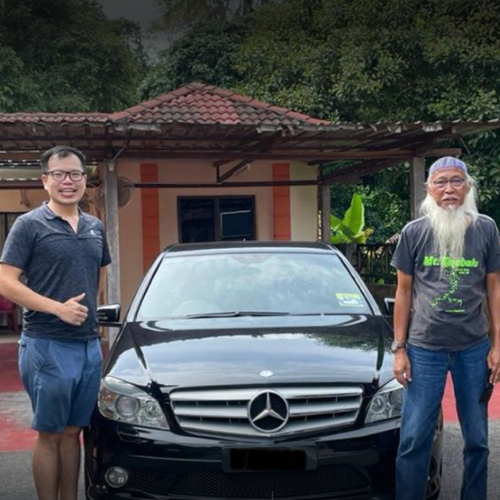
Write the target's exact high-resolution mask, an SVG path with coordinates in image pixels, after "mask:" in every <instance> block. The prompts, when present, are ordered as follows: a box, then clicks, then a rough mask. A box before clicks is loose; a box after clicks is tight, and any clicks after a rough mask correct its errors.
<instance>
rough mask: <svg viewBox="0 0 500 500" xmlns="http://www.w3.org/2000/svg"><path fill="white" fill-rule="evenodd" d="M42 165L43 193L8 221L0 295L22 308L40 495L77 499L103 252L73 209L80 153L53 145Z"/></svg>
mask: <svg viewBox="0 0 500 500" xmlns="http://www.w3.org/2000/svg"><path fill="white" fill-rule="evenodd" d="M41 166H42V182H43V186H44V188H45V190H46V191H47V192H48V195H49V201H48V202H47V203H44V204H43V205H42V206H41V207H39V208H36V209H34V210H32V211H31V212H28V213H27V214H24V215H22V216H21V217H19V218H18V219H17V220H16V222H15V224H14V226H13V227H12V230H11V231H10V233H9V235H8V238H7V241H6V242H5V246H4V249H3V253H2V256H1V258H0V294H2V295H4V296H5V297H7V298H9V299H10V300H12V301H14V302H16V303H18V304H20V305H21V306H23V307H24V321H23V333H22V335H21V339H20V342H19V370H20V372H21V376H22V380H23V383H24V386H25V388H26V390H27V392H28V394H29V397H30V399H31V404H32V407H33V414H34V415H33V422H32V427H33V429H35V430H36V431H38V439H37V442H36V445H35V449H34V452H33V475H34V479H35V485H36V489H37V493H38V497H39V499H40V500H58V499H59V500H76V498H77V490H78V472H79V465H80V443H79V434H80V431H81V428H82V427H85V426H87V425H88V424H89V422H90V415H91V413H92V410H93V408H94V405H95V402H96V399H97V393H98V390H99V381H100V377H101V366H102V354H101V347H100V343H99V338H98V336H99V334H98V330H97V324H96V308H97V294H98V290H99V281H100V278H101V277H102V273H103V269H104V266H106V265H108V264H109V263H110V256H109V250H108V246H107V243H106V238H105V235H104V230H103V227H102V224H101V222H100V221H99V220H98V219H97V218H95V217H93V216H91V215H87V214H85V213H83V212H81V211H80V209H79V208H78V202H79V201H80V200H81V199H82V197H83V194H84V192H85V185H86V176H87V173H86V172H87V168H86V160H85V156H84V155H83V154H82V153H81V152H80V151H78V150H76V149H74V148H71V147H67V146H56V147H54V148H52V149H49V150H48V151H46V152H45V153H44V154H43V155H42V158H41ZM21 275H24V278H25V283H26V284H24V283H23V281H21V279H20V278H21Z"/></svg>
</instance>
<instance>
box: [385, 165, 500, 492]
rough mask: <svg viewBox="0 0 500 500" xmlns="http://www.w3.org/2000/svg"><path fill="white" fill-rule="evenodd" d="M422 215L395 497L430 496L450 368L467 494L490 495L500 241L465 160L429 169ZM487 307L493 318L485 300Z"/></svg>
mask: <svg viewBox="0 0 500 500" xmlns="http://www.w3.org/2000/svg"><path fill="white" fill-rule="evenodd" d="M421 208H422V213H423V217H422V218H420V219H418V220H415V221H413V222H410V223H409V224H408V225H406V226H405V228H404V229H403V231H402V233H401V238H400V240H399V243H398V246H397V249H396V252H395V254H394V258H393V260H392V265H393V266H394V267H395V268H396V269H397V271H398V273H397V274H398V286H397V291H396V303H395V310H394V342H393V344H392V351H393V352H394V374H395V376H396V378H397V380H398V381H399V382H400V383H401V384H403V385H404V386H405V390H404V396H403V410H402V419H401V441H400V445H399V450H398V457H397V462H396V499H397V500H424V499H425V498H426V486H427V477H428V472H429V467H430V457H431V449H432V439H433V434H434V429H435V426H436V422H437V418H438V415H439V410H440V406H441V401H442V398H443V392H444V387H445V382H446V377H447V373H448V372H451V375H452V379H453V385H454V389H455V398H456V405H457V410H458V415H459V420H460V425H461V429H462V434H463V437H464V441H465V447H464V475H463V479H462V490H461V500H486V497H487V465H488V454H489V449H488V413H487V409H488V408H487V398H485V395H487V394H488V392H485V388H487V387H488V384H489V383H495V382H497V381H498V380H499V378H500V278H499V271H500V240H499V234H498V229H497V227H496V225H495V222H494V221H493V220H492V219H490V218H489V217H487V216H485V215H482V214H479V213H478V211H477V208H476V202H475V189H474V182H473V180H472V179H471V177H470V176H469V175H468V171H467V166H466V164H465V163H464V162H463V161H461V160H459V159H458V158H454V157H450V156H447V157H444V158H440V159H439V160H437V161H436V162H434V163H433V164H432V165H431V167H430V170H429V176H428V180H427V197H426V198H425V200H424V201H423V203H422V207H421ZM484 303H486V304H487V306H488V311H489V324H488V321H487V318H486V317H485V314H484V307H483V304H484Z"/></svg>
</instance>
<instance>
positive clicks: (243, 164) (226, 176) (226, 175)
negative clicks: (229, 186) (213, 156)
mask: <svg viewBox="0 0 500 500" xmlns="http://www.w3.org/2000/svg"><path fill="white" fill-rule="evenodd" d="M250 163H252V162H251V161H248V160H242V161H240V162H238V163H237V164H236V165H235V166H234V167H233V168H230V169H229V170H228V171H227V172H225V173H223V174H222V175H219V169H217V182H218V183H219V184H223V183H224V182H225V181H226V180H227V179H230V178H231V177H233V176H234V175H236V174H239V173H240V172H242V171H243V170H245V169H246V168H248V167H249V166H250Z"/></svg>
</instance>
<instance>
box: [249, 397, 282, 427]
mask: <svg viewBox="0 0 500 500" xmlns="http://www.w3.org/2000/svg"><path fill="white" fill-rule="evenodd" d="M289 416H290V410H289V408H288V403H287V401H286V399H285V398H284V397H283V396H282V395H281V394H279V393H277V392H275V391H262V392H259V393H258V394H256V395H255V396H254V397H253V398H252V399H251V400H250V402H249V403H248V419H249V420H250V424H252V427H253V428H254V429H257V430H258V431H259V432H265V433H267V434H269V433H273V432H278V431H279V430H280V429H282V428H283V427H284V426H285V425H286V423H287V422H288V418H289Z"/></svg>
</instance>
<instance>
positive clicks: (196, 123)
mask: <svg viewBox="0 0 500 500" xmlns="http://www.w3.org/2000/svg"><path fill="white" fill-rule="evenodd" d="M499 127H500V121H499V120H494V121H488V122H482V121H474V122H465V121H455V122H432V123H423V122H416V123H402V122H398V123H382V122H380V123H369V124H366V123H340V122H338V123H333V122H328V121H325V120H319V119H315V118H312V117H310V116H307V115H304V114H300V113H296V112H294V111H291V110H288V109H284V108H279V107H276V106H273V105H270V104H267V103H264V102H260V101H256V100H254V99H251V98H249V97H245V96H242V95H238V94H236V93H234V92H230V91H227V90H223V89H220V88H217V87H213V86H209V85H204V84H200V83H193V84H190V85H186V86H185V87H182V88H180V89H178V90H175V91H173V92H170V93H168V94H164V95H161V96H159V97H157V98H155V99H153V100H150V101H147V102H143V103H141V104H139V105H137V106H134V107H132V108H129V109H127V110H125V111H122V112H117V113H112V114H105V113H12V114H7V113H3V114H0V172H2V173H1V174H0V190H3V191H5V190H25V189H39V188H41V184H40V183H39V181H35V180H29V179H26V176H21V175H18V174H16V172H19V169H20V168H22V167H29V166H32V165H33V164H35V162H37V161H38V160H39V158H40V154H41V152H42V151H44V150H46V149H48V148H50V147H52V146H54V145H57V144H69V145H71V146H74V147H76V148H78V149H80V150H82V151H83V152H84V153H85V155H86V156H87V158H88V159H89V161H92V162H96V163H97V164H98V165H99V172H100V182H101V185H102V188H103V190H104V214H105V224H106V228H107V234H108V240H109V244H110V249H111V253H112V258H113V264H112V268H111V271H110V273H109V279H108V301H109V302H119V301H120V243H119V231H118V228H119V213H118V209H119V206H118V195H117V186H118V176H119V175H120V174H121V172H122V170H123V171H125V165H127V168H128V165H130V164H131V163H135V164H137V165H138V169H140V170H138V172H139V171H140V176H139V175H138V177H137V178H136V179H134V180H133V182H134V185H135V186H136V187H137V188H141V203H142V205H141V206H142V211H143V215H144V213H146V212H148V211H150V210H151V207H152V206H154V204H155V203H156V205H158V196H159V195H158V192H159V190H174V191H175V190H178V191H182V192H184V191H186V190H190V192H191V193H192V192H193V191H194V190H196V191H197V192H200V193H204V192H207V191H209V190H214V192H215V190H218V191H217V192H219V193H222V192H224V193H231V192H235V191H238V190H239V191H238V192H241V190H242V189H243V190H244V189H258V188H267V189H269V190H271V191H272V202H270V205H269V206H270V207H271V208H272V210H273V211H274V212H273V215H272V221H271V222H270V224H271V225H272V226H273V228H274V229H273V231H272V233H269V234H271V236H272V237H273V239H289V238H291V237H292V236H293V231H291V230H290V224H292V223H293V221H290V218H291V212H290V209H288V212H287V211H286V206H287V203H288V206H289V205H290V203H291V202H290V190H291V189H294V188H297V187H301V188H302V187H309V188H310V189H311V188H312V189H315V193H316V196H315V203H314V204H315V206H314V210H315V213H316V214H317V213H318V208H319V209H320V210H321V213H322V223H321V224H320V225H321V226H322V227H323V230H322V231H321V237H322V238H323V239H324V240H326V241H328V240H329V230H328V229H326V230H325V228H328V227H329V211H330V207H329V205H330V185H331V184H334V183H343V184H346V183H354V182H357V181H359V179H361V178H362V177H363V176H366V175H370V174H373V173H376V172H379V171H381V170H383V169H385V168H387V167H389V166H393V165H396V164H399V163H402V162H405V161H409V162H410V167H411V168H410V172H411V174H410V175H411V179H410V186H411V190H410V193H409V196H410V198H411V207H412V216H414V215H415V214H416V213H417V207H418V206H419V203H420V201H421V199H422V196H423V184H424V177H425V158H426V157H436V156H442V155H447V154H451V155H458V154H460V152H461V151H460V149H437V146H438V143H439V142H441V141H448V140H451V139H457V138H459V137H461V136H464V135H467V134H471V133H477V132H480V131H484V130H492V129H496V128H499ZM341 160H342V161H345V160H350V165H349V166H344V167H342V168H339V169H337V170H334V171H333V173H326V169H325V165H327V164H331V163H332V162H338V161H341ZM186 162H202V163H203V175H200V176H198V177H196V175H195V174H193V175H190V176H188V177H185V178H183V177H182V171H183V169H184V168H185V167H184V165H187V163H186ZM290 162H294V164H296V166H294V169H295V170H294V172H300V170H301V169H303V171H304V172H305V171H307V172H308V173H311V172H313V174H312V175H304V176H303V175H300V173H299V174H298V175H291V174H290V172H291V170H290ZM200 165H201V163H200ZM250 165H252V168H253V174H254V175H253V177H251V178H249V177H248V178H246V177H245V175H246V174H245V171H247V170H248V169H249V166H250ZM286 165H288V168H287V167H286ZM186 168H187V167H186ZM200 168H201V166H200ZM167 170H168V171H169V172H170V173H171V174H172V175H170V174H169V176H166V175H165V176H163V175H162V172H163V171H165V172H166V171H167ZM196 171H197V172H201V170H196ZM329 171H330V172H331V170H329ZM193 172H195V170H193ZM242 173H243V174H245V175H242ZM264 174H265V175H264ZM237 176H238V180H236V177H237ZM7 177H10V178H11V180H2V178H3V179H6V178H7ZM167 177H168V178H167ZM292 212H293V210H292ZM157 215H158V214H157ZM287 217H288V220H287ZM157 219H158V217H156V219H155V217H154V216H151V217H150V218H149V219H148V220H146V219H145V218H144V217H143V219H142V232H143V249H144V253H143V259H142V260H143V262H144V263H145V266H144V267H147V266H146V265H147V264H148V263H149V262H150V261H151V259H152V258H153V256H154V253H155V252H156V251H157V250H158V242H159V241H160V240H161V238H160V236H159V234H160V229H159V228H158V227H155V224H156V225H157V226H158V220H157ZM155 220H156V222H155ZM287 224H288V226H287ZM287 227H288V229H287ZM179 234H180V233H179ZM263 234H264V235H265V234H266V233H265V232H264V233H263ZM298 234H299V233H298ZM316 234H317V233H316ZM154 238H156V240H157V241H156V243H155V244H154V245H149V247H148V241H149V243H151V241H152V240H153V239H154ZM168 241H170V240H168ZM122 272H123V269H122Z"/></svg>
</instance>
